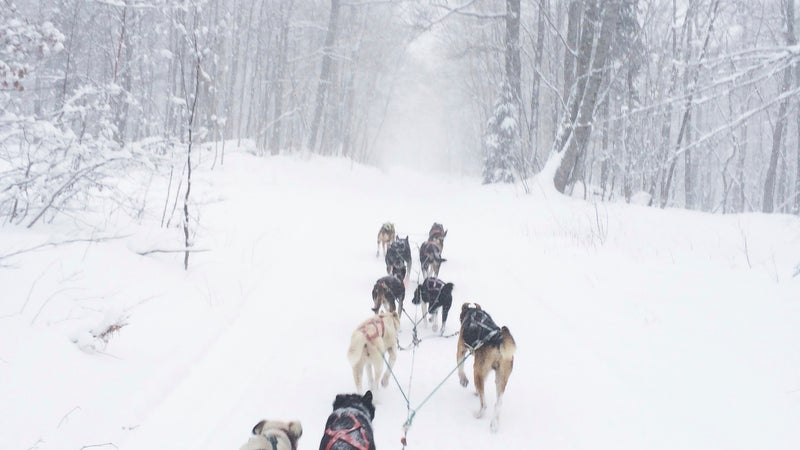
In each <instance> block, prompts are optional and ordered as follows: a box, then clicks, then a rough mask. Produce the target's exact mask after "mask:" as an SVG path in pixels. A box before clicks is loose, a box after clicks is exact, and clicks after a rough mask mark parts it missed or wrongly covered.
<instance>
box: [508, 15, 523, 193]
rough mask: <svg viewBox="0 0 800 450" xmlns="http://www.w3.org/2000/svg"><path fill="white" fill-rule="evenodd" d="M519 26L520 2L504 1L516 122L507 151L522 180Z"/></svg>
mask: <svg viewBox="0 0 800 450" xmlns="http://www.w3.org/2000/svg"><path fill="white" fill-rule="evenodd" d="M519 25H520V0H506V61H505V63H506V81H507V82H508V86H509V87H510V88H511V97H512V101H513V103H514V110H515V111H516V117H514V118H513V119H514V120H515V121H516V122H517V127H516V130H517V133H516V136H514V141H515V143H514V144H512V146H511V148H510V149H509V151H511V152H513V153H511V157H512V159H513V160H514V161H515V164H516V165H517V170H518V171H519V172H520V174H522V175H521V176H522V177H523V178H524V177H526V176H527V173H528V168H527V165H526V158H524V157H523V156H522V155H521V154H517V153H522V152H520V142H519V141H520V118H521V111H522V81H521V78H522V63H521V62H520V55H519Z"/></svg>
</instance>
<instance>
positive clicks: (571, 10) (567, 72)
mask: <svg viewBox="0 0 800 450" xmlns="http://www.w3.org/2000/svg"><path fill="white" fill-rule="evenodd" d="M593 1H594V0H593ZM582 13H583V2H582V1H577V0H571V1H570V2H569V7H568V8H567V45H568V47H567V48H565V49H564V91H563V92H562V93H561V97H562V98H563V99H564V103H567V102H569V98H570V93H571V92H572V89H573V87H574V86H573V85H574V84H575V62H576V56H575V54H576V53H577V52H578V32H579V30H580V27H581V15H582Z"/></svg>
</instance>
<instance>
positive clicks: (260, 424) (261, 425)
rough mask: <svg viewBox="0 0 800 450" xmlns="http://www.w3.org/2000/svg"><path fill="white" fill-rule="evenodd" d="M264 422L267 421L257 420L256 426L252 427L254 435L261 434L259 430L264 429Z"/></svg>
mask: <svg viewBox="0 0 800 450" xmlns="http://www.w3.org/2000/svg"><path fill="white" fill-rule="evenodd" d="M266 423H267V421H266V420H262V421H261V422H258V423H257V424H256V426H254V427H253V434H255V435H259V434H261V430H263V429H264V425H266Z"/></svg>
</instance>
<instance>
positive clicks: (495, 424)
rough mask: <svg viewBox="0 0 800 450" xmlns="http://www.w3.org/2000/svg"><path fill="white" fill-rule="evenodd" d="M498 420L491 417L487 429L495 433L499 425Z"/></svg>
mask: <svg viewBox="0 0 800 450" xmlns="http://www.w3.org/2000/svg"><path fill="white" fill-rule="evenodd" d="M499 422H500V420H499V419H497V418H494V419H492V421H491V422H490V423H489V429H490V430H492V433H497V428H498V427H499V426H500V423H499Z"/></svg>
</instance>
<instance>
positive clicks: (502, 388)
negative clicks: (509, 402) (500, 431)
mask: <svg viewBox="0 0 800 450" xmlns="http://www.w3.org/2000/svg"><path fill="white" fill-rule="evenodd" d="M513 367H514V362H513V360H511V361H501V362H500V366H499V367H498V368H497V371H496V372H495V377H494V384H495V387H496V388H497V403H495V405H494V416H493V417H492V423H491V429H492V431H497V427H498V426H499V422H500V408H501V407H502V406H503V394H505V392H506V385H507V384H508V378H509V377H510V376H511V369H512V368H513Z"/></svg>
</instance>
